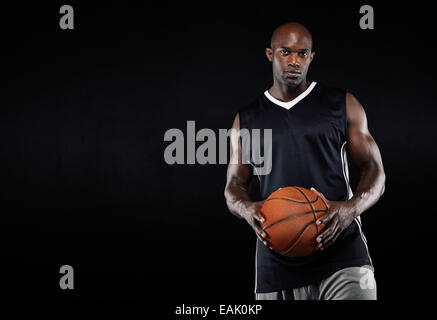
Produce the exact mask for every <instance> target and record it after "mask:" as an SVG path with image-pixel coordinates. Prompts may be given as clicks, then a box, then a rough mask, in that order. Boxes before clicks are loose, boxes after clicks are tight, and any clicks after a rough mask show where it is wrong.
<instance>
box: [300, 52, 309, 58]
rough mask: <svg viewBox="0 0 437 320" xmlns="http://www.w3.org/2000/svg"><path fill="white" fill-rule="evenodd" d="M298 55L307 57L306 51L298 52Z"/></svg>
mask: <svg viewBox="0 0 437 320" xmlns="http://www.w3.org/2000/svg"><path fill="white" fill-rule="evenodd" d="M300 55H301V56H302V57H306V56H308V51H302V52H300Z"/></svg>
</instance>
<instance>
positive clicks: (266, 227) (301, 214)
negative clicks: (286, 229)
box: [263, 210, 326, 231]
mask: <svg viewBox="0 0 437 320" xmlns="http://www.w3.org/2000/svg"><path fill="white" fill-rule="evenodd" d="M314 212H326V210H316V211H314ZM308 213H313V211H307V212H301V213H296V214H292V215H291V216H287V217H285V218H282V219H279V220H278V221H275V222H273V223H271V224H269V225H268V226H265V227H264V228H263V230H264V231H265V230H267V229H268V228H270V227H272V226H274V225H275V224H278V223H279V222H282V221H285V220H288V219H292V218H295V217H299V216H303V215H305V214H308Z"/></svg>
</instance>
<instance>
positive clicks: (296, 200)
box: [261, 187, 328, 257]
mask: <svg viewBox="0 0 437 320" xmlns="http://www.w3.org/2000/svg"><path fill="white" fill-rule="evenodd" d="M327 209H328V207H327V206H326V203H325V202H324V201H323V200H322V198H320V197H319V196H318V195H316V194H315V193H314V192H312V191H311V190H308V189H305V188H301V187H285V188H280V189H278V190H276V191H275V192H273V193H272V194H271V195H270V196H269V197H268V198H267V199H266V201H265V202H264V205H263V206H262V208H261V211H262V214H263V215H264V217H265V220H264V222H263V223H262V224H261V226H262V227H263V230H264V231H265V232H266V233H267V235H268V238H267V239H268V240H269V242H270V244H271V246H272V249H273V250H275V251H276V252H278V253H280V254H283V255H285V256H288V257H300V256H307V255H309V254H311V253H313V252H314V251H315V249H316V245H317V241H316V238H317V236H318V235H319V234H320V233H321V232H322V231H323V229H324V227H325V226H324V225H323V224H320V225H316V220H317V219H319V218H320V217H321V216H323V215H324V214H325V213H326V211H327Z"/></svg>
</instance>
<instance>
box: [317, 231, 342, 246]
mask: <svg viewBox="0 0 437 320" xmlns="http://www.w3.org/2000/svg"><path fill="white" fill-rule="evenodd" d="M337 234H338V228H337V227H336V228H335V229H334V231H333V232H332V233H330V234H329V235H327V236H326V237H325V238H323V239H322V240H321V241H320V242H319V244H318V245H317V248H318V249H320V250H322V249H324V248H325V247H326V244H327V243H330V242H331V241H332V240H333V239H334V238H336V237H337Z"/></svg>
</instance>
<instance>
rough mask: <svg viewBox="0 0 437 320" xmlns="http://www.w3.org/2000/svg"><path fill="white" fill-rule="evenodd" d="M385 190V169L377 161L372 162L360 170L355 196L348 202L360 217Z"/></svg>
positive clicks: (356, 215)
mask: <svg viewBox="0 0 437 320" xmlns="http://www.w3.org/2000/svg"><path fill="white" fill-rule="evenodd" d="M384 190H385V173H384V170H383V169H382V168H381V167H380V166H378V165H377V164H376V163H370V164H368V165H366V166H365V167H363V168H362V169H361V170H360V181H359V183H358V187H357V190H356V192H355V194H354V196H353V197H352V198H351V199H349V200H348V202H349V203H350V204H351V205H352V207H353V208H354V215H355V217H358V216H359V215H361V214H362V213H363V212H364V211H366V210H367V209H369V208H370V207H372V206H373V205H374V204H375V203H376V202H377V201H378V200H379V198H380V197H381V196H382V194H383V193H384Z"/></svg>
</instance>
